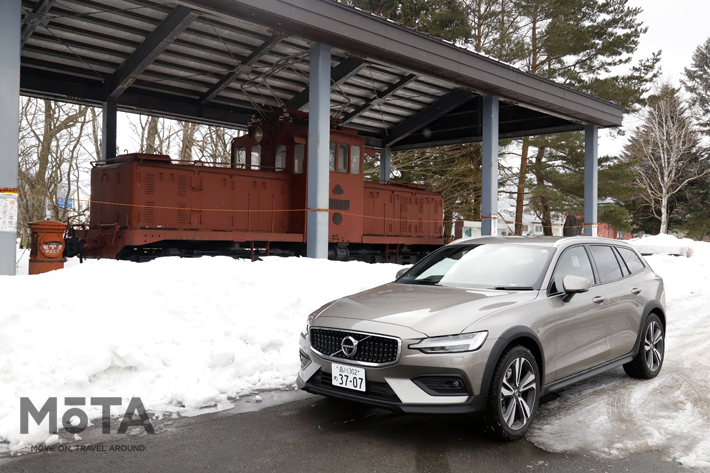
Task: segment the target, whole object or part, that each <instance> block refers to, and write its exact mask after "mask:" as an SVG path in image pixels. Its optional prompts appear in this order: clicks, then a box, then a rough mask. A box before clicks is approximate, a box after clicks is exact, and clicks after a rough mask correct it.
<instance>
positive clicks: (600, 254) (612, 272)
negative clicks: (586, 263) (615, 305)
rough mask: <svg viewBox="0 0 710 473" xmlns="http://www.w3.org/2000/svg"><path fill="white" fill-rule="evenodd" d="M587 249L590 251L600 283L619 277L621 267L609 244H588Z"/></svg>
mask: <svg viewBox="0 0 710 473" xmlns="http://www.w3.org/2000/svg"><path fill="white" fill-rule="evenodd" d="M589 249H590V250H591V251H592V256H593V257H594V262H595V263H596V265H597V271H598V272H599V279H601V282H602V284H606V283H608V282H611V281H616V280H617V279H621V277H622V274H621V268H620V267H619V262H618V261H617V260H616V256H614V250H612V249H611V246H604V245H590V246H589Z"/></svg>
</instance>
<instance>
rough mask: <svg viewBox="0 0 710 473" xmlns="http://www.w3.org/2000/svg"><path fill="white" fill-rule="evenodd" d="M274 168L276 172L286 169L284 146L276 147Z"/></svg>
mask: <svg viewBox="0 0 710 473" xmlns="http://www.w3.org/2000/svg"><path fill="white" fill-rule="evenodd" d="M274 166H275V167H276V172H282V171H283V170H284V168H286V145H276V160H275V161H274Z"/></svg>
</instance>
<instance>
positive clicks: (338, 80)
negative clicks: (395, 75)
mask: <svg viewBox="0 0 710 473" xmlns="http://www.w3.org/2000/svg"><path fill="white" fill-rule="evenodd" d="M364 67H365V63H364V62H363V61H361V60H360V59H357V58H354V57H349V58H347V59H345V60H344V61H343V62H341V63H340V64H338V65H337V66H335V67H333V68H332V69H331V70H330V86H331V87H333V86H334V85H340V84H342V83H343V82H345V81H347V80H348V79H350V78H351V77H352V76H354V75H355V74H357V73H358V72H360V71H361V70H362V68H364ZM309 94H310V88H309V87H306V88H305V89H303V90H302V91H300V92H299V93H297V94H296V95H295V96H294V97H293V98H292V99H291V100H289V101H288V102H287V103H286V108H287V109H289V110H298V109H300V108H301V107H303V106H305V105H306V104H307V103H308V96H309Z"/></svg>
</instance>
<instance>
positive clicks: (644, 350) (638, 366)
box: [624, 314, 666, 379]
mask: <svg viewBox="0 0 710 473" xmlns="http://www.w3.org/2000/svg"><path fill="white" fill-rule="evenodd" d="M665 342H666V332H665V330H664V328H663V323H662V322H661V318H660V317H659V316H658V315H656V314H651V315H649V316H648V318H647V319H646V323H645V324H644V325H643V329H642V330H641V345H640V346H639V351H638V353H637V354H636V357H635V358H634V360H633V361H630V362H629V363H626V364H625V365H624V371H626V374H628V375H629V376H631V377H632V378H639V379H652V378H655V377H656V376H658V373H660V372H661V368H662V367H663V360H664V358H665V347H666V343H665Z"/></svg>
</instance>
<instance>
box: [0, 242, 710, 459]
mask: <svg viewBox="0 0 710 473" xmlns="http://www.w3.org/2000/svg"><path fill="white" fill-rule="evenodd" d="M635 244H637V245H645V247H646V248H647V249H648V251H652V252H661V253H663V252H667V253H673V254H678V253H682V254H684V255H687V254H688V253H689V250H690V252H691V253H692V255H691V257H685V256H682V257H675V256H667V255H654V256H649V257H647V260H648V262H649V263H650V264H651V266H652V267H653V269H654V270H655V271H656V272H657V273H658V274H659V275H661V276H662V277H663V278H664V281H665V284H666V291H667V303H668V329H667V338H666V359H665V365H664V367H663V371H662V372H661V374H660V375H659V376H658V377H657V378H656V379H654V380H651V381H638V380H632V379H630V378H628V377H627V376H626V375H625V374H624V373H623V371H622V370H620V369H618V370H614V371H611V372H608V373H606V374H604V375H601V376H597V377H595V378H592V379H590V380H588V381H585V382H583V383H580V384H578V385H575V386H572V387H571V388H569V389H567V390H565V391H563V392H562V393H560V395H559V397H558V398H557V399H555V400H552V401H550V402H547V403H545V404H544V405H542V406H541V408H540V412H539V414H538V418H537V421H536V423H535V424H534V425H533V428H532V429H531V431H530V432H529V434H528V440H529V441H531V442H533V443H534V445H536V446H537V447H540V448H542V449H545V450H547V451H549V452H557V453H565V454H570V453H571V454H575V455H589V454H591V455H592V456H593V457H594V458H595V459H596V460H594V461H595V462H599V465H603V464H604V462H611V464H614V465H617V464H619V463H618V462H620V461H625V459H634V458H644V459H651V458H653V459H654V461H657V459H659V458H660V459H663V460H666V461H667V462H668V463H664V464H659V465H657V467H656V469H655V470H654V469H648V468H647V469H648V471H666V470H664V468H666V467H669V468H671V467H673V468H675V466H677V465H679V464H682V465H684V466H686V467H691V468H694V469H698V470H701V471H702V470H709V471H710V437H709V436H708V432H710V400H709V399H708V397H707V394H706V393H708V392H710V357H708V356H707V353H708V352H710V291H708V287H710V244H708V243H693V242H688V241H683V242H681V241H678V240H675V239H673V238H672V237H667V238H666V237H653V238H651V239H644V240H642V241H639V242H636V243H635ZM397 269H399V267H398V266H396V265H367V264H362V263H337V262H328V261H314V260H308V259H279V258H267V259H266V260H265V261H261V262H257V263H250V262H246V261H234V260H232V259H229V258H201V259H196V260H186V259H162V260H157V261H154V262H151V263H147V264H141V265H136V264H132V263H127V262H116V261H89V262H87V263H86V264H84V265H81V266H78V265H73V266H72V267H70V268H68V269H66V270H64V271H57V272H53V273H48V274H45V275H40V276H33V277H27V276H21V277H15V278H7V277H3V278H2V279H0V293H1V294H0V296H1V298H2V300H3V304H4V310H3V312H2V313H0V381H1V382H0V455H2V454H3V452H4V454H5V455H11V454H13V453H20V452H25V451H27V450H28V449H29V447H30V445H42V444H44V443H45V442H49V443H50V444H52V443H54V444H57V443H58V444H61V443H62V442H69V441H71V436H70V435H69V436H67V435H66V434H62V433H60V436H59V437H56V436H50V435H49V433H48V425H47V422H46V421H45V423H43V424H42V426H40V427H36V426H35V427H34V428H32V427H33V423H32V422H30V427H31V428H30V432H29V433H28V434H24V435H23V434H20V433H19V425H18V424H19V415H18V412H19V406H18V404H19V398H20V397H21V396H29V397H31V398H32V399H33V400H35V399H36V402H37V403H41V402H43V401H44V399H47V397H48V396H56V397H58V398H59V399H60V405H59V411H58V417H60V418H61V416H62V414H63V413H64V410H66V409H67V407H66V406H64V405H62V404H61V399H63V398H64V397H65V396H85V397H90V396H120V397H122V398H123V399H124V404H123V405H124V406H125V405H126V404H127V403H128V400H129V399H130V398H131V397H132V396H140V397H141V399H142V400H143V402H144V404H145V406H146V408H147V409H148V410H149V411H150V412H152V413H153V414H154V415H156V416H157V418H158V419H162V418H164V417H168V416H175V415H181V416H185V415H194V414H196V413H200V412H205V411H204V410H203V409H202V408H207V412H216V411H220V410H223V409H228V408H229V407H231V405H232V404H234V400H235V399H237V398H239V397H240V396H241V397H244V396H248V395H249V394H250V393H253V392H255V391H257V390H264V389H275V388H277V389H278V388H288V387H292V386H293V383H294V380H295V375H296V372H297V367H298V354H297V350H298V349H297V340H298V338H297V337H298V333H299V331H300V330H301V328H302V325H303V322H304V319H305V316H306V315H307V314H308V313H309V312H311V311H312V310H314V309H316V308H318V307H319V306H320V305H322V304H324V303H325V302H327V301H329V300H331V299H334V298H337V297H340V296H343V295H346V294H350V293H353V292H357V291H359V290H362V289H365V288H368V287H372V286H376V285H378V284H381V283H384V282H387V281H391V280H392V279H393V277H394V274H395V273H396V271H397ZM20 271H22V269H21V270H20ZM25 271H26V270H25ZM25 274H26V273H25ZM237 402H239V401H237ZM324 402H329V401H324ZM323 405H324V404H323V403H322V402H320V401H319V402H318V404H317V405H316V406H317V407H318V408H320V407H321V406H323ZM326 405H329V404H326ZM84 409H85V410H86V411H87V414H88V415H89V417H90V418H91V419H92V420H93V421H94V424H95V425H100V420H98V419H99V418H100V415H101V408H100V407H98V406H95V407H91V406H86V407H85V408H84ZM124 409H125V407H124ZM283 409H285V411H283V412H293V411H292V410H289V409H290V408H289V409H287V408H285V407H284V408H283ZM294 409H296V408H295V407H294ZM347 409H348V410H347V411H344V412H350V411H353V412H355V411H357V409H358V408H355V407H352V406H351V407H348V408H347ZM363 409H364V408H363ZM317 410H318V409H315V410H313V411H312V412H316V411H317ZM296 411H297V412H298V413H299V414H298V416H297V417H298V418H301V417H303V418H308V416H307V415H306V413H307V412H311V411H309V409H306V408H305V406H303V407H300V408H298V409H296ZM224 412H232V411H231V410H230V411H224ZM357 412H360V411H357ZM362 412H365V411H362ZM367 412H369V413H371V412H375V411H367ZM377 412H378V413H376V414H373V415H372V416H370V417H367V420H366V423H367V424H368V425H369V427H368V429H374V431H373V433H372V434H370V433H368V434H367V435H372V436H374V438H378V437H380V436H381V435H382V434H381V433H379V432H380V430H379V429H378V428H377V427H376V426H375V425H374V424H376V419H377V418H379V416H380V414H379V412H380V411H377ZM112 414H113V415H114V416H117V415H122V414H123V412H122V411H120V412H119V411H118V410H116V411H114V410H112ZM216 415H218V414H209V415H207V416H201V417H204V418H205V419H208V418H211V417H210V416H216ZM284 415H290V414H284ZM348 415H350V414H348ZM368 415H369V414H368ZM385 417H386V418H387V419H398V420H391V421H389V420H388V421H387V422H389V423H390V424H389V425H390V427H387V428H385V431H388V432H390V433H391V434H392V435H394V436H395V438H397V437H401V438H404V437H406V436H407V435H409V434H408V433H407V432H402V433H395V430H394V427H393V426H395V425H400V426H401V427H402V428H403V429H405V428H407V427H408V426H409V424H408V423H409V422H412V423H414V424H412V425H419V424H417V422H425V421H423V420H415V419H417V418H412V419H411V420H409V421H408V420H401V419H406V418H400V417H397V416H394V417H391V418H390V417H387V416H385ZM219 419H221V417H219ZM316 419H319V417H316ZM427 419H429V418H427ZM97 421H98V424H97ZM199 422H200V423H203V421H199ZM255 422H256V421H255ZM333 422H335V421H333ZM363 422H365V421H363ZM426 422H433V423H434V425H437V426H439V428H440V429H443V430H445V429H446V428H447V426H450V425H454V426H455V427H453V430H454V432H464V431H465V429H464V427H463V426H464V424H463V422H465V421H464V420H460V421H459V420H455V421H451V420H441V421H439V420H435V418H431V419H429V420H427V421H426ZM447 422H453V424H447ZM466 422H468V421H466ZM60 425H61V424H60ZM254 425H255V426H257V425H258V423H255V424H254ZM421 425H427V424H421ZM466 425H469V426H470V425H472V424H471V423H470V422H468V424H466ZM225 428H226V427H225ZM422 428H423V427H422ZM459 428H460V430H457V429H459ZM470 428H472V429H474V431H475V432H478V430H476V429H478V427H470ZM205 429H207V426H205ZM258 430H259V429H258V428H256V430H255V431H254V432H253V434H254V435H255V436H256V437H259V438H260V437H262V436H263V435H267V434H268V432H267V433H261V432H257V431H258ZM348 432H349V431H347V429H346V432H341V433H342V434H346V433H348ZM368 432H369V430H368ZM200 435H202V434H200ZM235 435H236V434H235ZM294 435H296V434H295V433H294ZM348 435H349V434H348ZM472 435H473V434H472ZM476 435H477V434H476ZM402 436H404V437H402ZM454 436H455V435H454ZM158 437H161V436H160V435H158V436H155V438H156V439H157V438H158ZM146 438H147V440H146V441H148V442H160V441H159V440H154V439H153V436H151V437H150V438H148V437H146ZM264 438H268V436H267V437H264ZM457 438H458V437H457ZM452 439H453V437H451V439H450V440H452ZM469 440H470V439H469ZM131 441H133V440H131ZM239 441H240V442H241V441H242V440H239ZM452 441H453V440H452ZM481 441H482V440H481ZM185 442H188V443H189V439H185ZM396 443H397V442H395V444H396ZM336 444H337V442H336V443H335V444H334V445H336ZM398 445H399V444H398ZM482 445H486V446H485V447H484V450H485V449H491V448H493V449H494V450H495V448H498V447H495V448H494V447H491V446H490V445H489V444H487V443H485V442H484V443H483V444H482ZM525 445H527V446H526V447H524V448H527V449H534V450H535V451H537V449H535V448H534V447H532V446H531V444H530V443H525ZM400 446H401V447H402V448H404V445H400ZM410 447H412V445H410ZM328 448H330V447H328ZM373 448H374V447H373ZM500 448H501V449H503V448H506V447H500ZM521 448H522V447H521ZM496 451H497V450H496ZM503 451H504V450H501V452H503ZM505 451H507V450H505ZM511 451H512V450H511ZM344 452H350V450H344ZM637 453H640V454H642V456H641V457H635V456H634V454H637ZM335 454H336V456H337V455H341V454H340V453H339V451H335ZM244 455H246V456H247V457H248V456H249V455H251V456H252V457H253V455H254V454H248V453H244ZM342 458H350V454H349V453H348V454H347V455H346V453H342V456H341V459H342ZM531 458H532V457H531ZM545 458H561V457H557V456H555V457H545ZM570 458H572V457H570ZM574 458H584V457H577V456H575V457H574ZM263 461H266V460H263ZM362 461H364V460H362ZM541 461H543V460H541ZM590 461H591V460H590ZM633 461H635V460H633ZM644 461H645V460H644ZM595 465H596V463H595ZM553 471H554V470H553ZM560 471H562V470H560ZM597 471H600V470H597ZM629 471H638V470H629Z"/></svg>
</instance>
